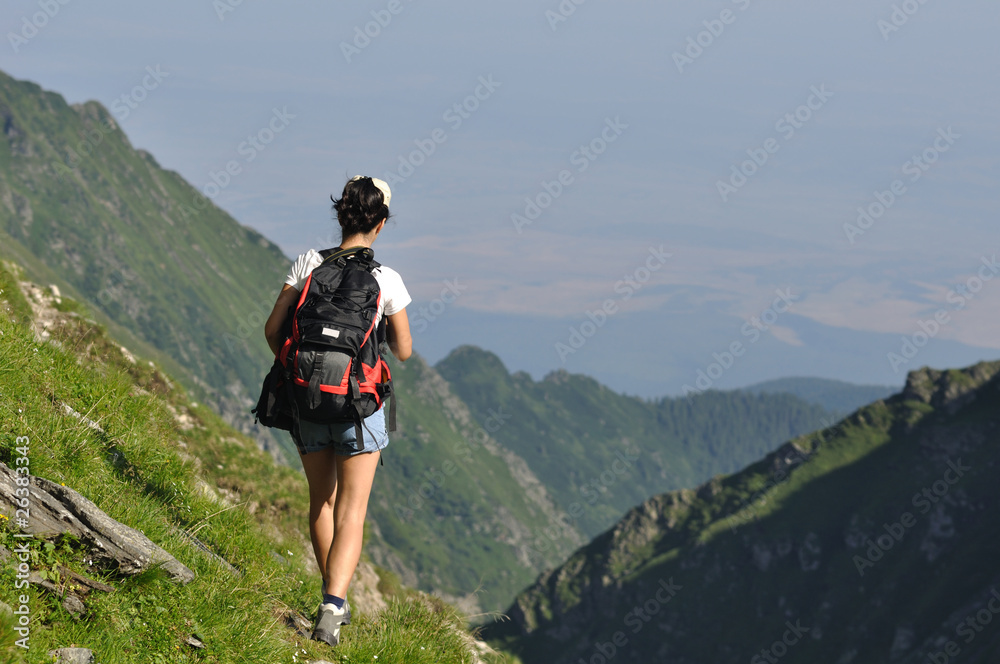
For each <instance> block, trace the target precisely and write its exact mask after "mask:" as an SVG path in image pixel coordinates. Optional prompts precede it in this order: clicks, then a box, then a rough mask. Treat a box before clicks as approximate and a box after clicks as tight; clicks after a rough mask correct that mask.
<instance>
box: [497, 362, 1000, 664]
mask: <svg viewBox="0 0 1000 664" xmlns="http://www.w3.org/2000/svg"><path fill="white" fill-rule="evenodd" d="M998 371H1000V363H993V364H982V365H977V366H976V367H972V368H970V369H968V370H965V371H962V372H958V371H953V372H948V374H946V376H948V377H949V378H948V379H949V380H951V381H952V383H953V384H961V383H963V382H964V383H967V384H970V385H972V384H974V385H977V386H979V387H978V389H977V394H976V398H974V399H973V400H972V401H971V403H969V402H965V403H964V404H956V405H955V406H947V405H945V404H943V403H935V406H931V405H928V403H925V402H924V401H919V400H913V399H904V398H903V397H902V396H896V397H894V398H892V399H890V400H887V401H886V402H876V403H874V404H872V405H870V406H866V407H865V408H862V409H860V410H859V411H858V412H857V413H855V414H854V415H852V416H851V417H849V418H847V419H845V420H844V421H843V422H841V423H840V424H839V425H838V426H837V427H835V428H832V429H827V430H824V431H821V432H817V433H814V434H810V435H808V436H804V437H801V438H799V439H796V440H795V441H794V444H795V446H796V447H797V448H799V449H801V450H803V451H805V452H807V453H808V452H810V451H812V452H813V453H812V455H811V456H810V458H809V459H808V460H807V461H806V462H805V463H803V464H802V465H800V466H798V467H797V468H796V469H795V470H793V471H791V472H790V474H788V477H787V479H782V477H783V476H782V475H781V474H780V473H779V470H778V469H781V468H785V466H784V464H783V463H782V462H781V460H780V459H781V458H782V457H781V455H773V456H771V457H769V458H768V459H765V460H764V461H761V462H759V463H757V464H754V465H752V466H750V467H749V468H747V469H746V470H744V471H743V472H740V473H737V474H735V475H732V476H729V477H726V478H723V479H721V480H716V481H713V482H711V483H709V484H708V485H705V486H704V487H702V488H701V489H700V490H699V491H698V492H697V493H695V492H693V491H682V492H675V493H672V494H666V495H663V496H659V497H657V498H655V499H653V500H651V501H649V502H648V503H647V504H645V505H643V506H641V507H639V508H636V510H634V511H633V512H631V513H630V514H629V515H627V516H626V518H625V519H623V521H622V522H621V523H619V524H618V525H616V527H615V528H614V529H612V530H610V531H608V532H607V533H605V534H603V535H602V536H601V537H599V538H598V539H596V540H594V541H593V542H592V543H591V544H589V545H588V546H587V547H584V548H583V549H581V550H580V551H578V552H577V553H576V554H574V556H572V557H571V559H570V560H569V561H567V563H566V564H565V565H564V566H563V567H562V568H560V569H559V570H556V571H555V572H553V573H551V574H547V575H544V576H543V577H542V578H541V579H540V580H539V583H538V584H537V585H536V586H534V587H532V588H531V589H529V590H528V591H526V592H525V593H524V594H522V595H521V596H520V597H519V599H518V601H517V603H516V605H515V607H513V608H512V609H511V613H512V614H514V615H517V616H519V619H518V621H517V622H515V623H506V624H503V625H497V626H496V627H495V631H494V632H493V634H494V635H495V636H496V637H497V639H498V641H499V642H501V643H506V644H507V645H508V646H510V647H512V648H513V649H514V650H515V651H516V652H518V653H520V654H521V655H522V656H523V657H524V660H525V661H526V662H543V661H544V662H548V663H561V662H576V661H577V658H578V657H584V658H587V657H589V656H590V655H591V654H592V653H593V652H596V650H595V647H596V644H597V643H598V642H604V643H606V642H608V641H609V640H610V639H611V638H612V637H613V634H614V633H615V632H616V631H622V632H623V634H625V635H626V639H627V643H626V644H625V645H624V646H623V647H622V648H620V650H622V651H623V652H624V653H627V657H628V658H629V660H630V661H633V660H635V661H638V660H637V659H636V658H641V659H645V660H650V661H653V660H655V661H671V662H678V663H684V662H707V661H712V662H718V663H720V664H725V663H727V662H734V663H735V662H741V661H742V662H745V661H750V660H751V659H752V658H753V657H754V655H755V654H757V653H758V652H759V651H760V649H761V648H763V647H768V646H770V645H771V644H772V643H773V642H774V641H775V640H776V639H779V638H781V636H782V635H783V633H784V631H785V629H786V628H785V626H784V625H785V621H787V620H793V621H794V620H800V621H801V624H802V625H803V626H805V627H809V628H810V629H812V630H813V631H812V634H811V637H810V638H806V639H804V640H801V641H799V642H798V643H796V644H795V646H794V647H793V648H789V649H788V654H787V655H785V656H784V658H782V660H781V661H782V662H789V663H790V664H791V663H796V662H803V663H805V662H808V663H810V664H814V663H827V662H829V663H830V664H833V663H835V662H836V663H844V662H852V663H854V664H867V663H871V664H876V663H881V662H885V661H889V660H890V658H891V659H892V660H893V661H896V662H902V663H904V664H916V663H917V662H926V661H927V657H928V655H929V653H931V652H938V651H940V650H941V648H942V647H943V643H944V642H945V641H947V640H948V639H952V640H956V641H957V642H958V643H960V644H961V647H962V649H963V652H962V659H961V660H960V661H962V662H968V663H969V664H986V663H987V662H994V661H996V660H995V659H994V657H995V653H996V652H998V651H1000V632H998V631H996V630H993V631H992V632H983V635H982V636H977V637H976V639H975V640H974V641H973V642H971V643H967V642H966V641H965V640H964V638H958V637H956V630H957V623H958V622H959V621H961V620H963V619H964V618H966V617H967V616H969V615H973V614H975V612H976V611H977V610H979V609H982V608H983V607H984V606H985V602H986V600H988V599H989V591H990V589H991V588H994V587H998V584H1000V574H998V571H997V566H996V564H995V563H996V560H997V559H998V557H1000V536H998V534H997V529H996V523H997V520H998V518H1000V507H998V505H1000V503H998V502H997V500H996V488H995V486H996V481H995V470H994V468H995V466H996V463H997V455H998V447H997V442H998V441H997V438H996V433H995V431H996V428H997V426H998V425H1000V420H998V416H997V405H998V401H1000V381H998V380H997V379H996V378H995V377H996V375H997V373H998ZM971 376H974V377H975V378H971ZM921 381H922V379H921V380H918V381H917V382H921ZM922 382H929V381H922ZM948 389H953V388H948ZM942 391H943V390H942ZM963 405H964V407H962V406H963ZM957 408H960V409H959V410H957V412H950V411H952V410H954V409H957ZM782 449H783V454H787V453H790V452H791V451H792V448H790V447H784V448H782ZM959 459H960V460H961V463H962V464H964V465H967V466H969V467H970V470H969V471H968V472H967V473H966V474H965V476H964V477H962V478H961V480H960V481H959V483H957V484H956V485H955V486H954V487H951V488H949V493H947V495H946V498H945V499H944V500H943V501H942V502H941V503H940V506H939V507H928V509H929V511H928V512H926V513H925V512H924V511H923V508H922V507H921V505H920V504H915V503H914V502H913V496H914V495H915V494H917V493H918V492H920V491H922V490H923V489H924V488H927V487H932V486H933V485H934V483H935V482H938V481H941V480H942V478H943V477H944V476H945V471H946V470H947V469H948V467H949V466H948V463H947V462H948V461H949V460H953V461H955V462H958V461H959ZM748 506H749V507H748ZM906 512H910V513H911V514H913V515H914V517H915V519H916V524H915V525H914V526H913V527H912V528H910V529H908V530H905V532H904V534H903V536H902V537H901V539H898V540H897V541H896V542H895V543H894V544H893V545H892V547H891V548H890V549H889V550H888V551H887V552H885V553H884V555H883V558H882V559H881V560H878V561H877V562H876V563H875V564H874V565H873V566H870V567H868V566H866V567H865V568H864V572H865V573H864V575H863V576H862V575H861V574H859V571H858V568H857V564H856V563H857V559H856V558H855V556H859V555H860V556H865V555H866V550H867V548H868V546H870V543H871V540H873V539H877V538H878V537H879V536H881V535H884V534H885V530H884V524H894V523H898V522H900V521H901V519H902V515H903V514H904V513H906ZM734 515H735V516H734ZM669 579H672V580H673V581H674V582H676V583H677V584H679V585H680V586H682V589H681V590H680V591H678V593H677V595H676V597H675V598H674V599H672V600H671V601H670V602H669V603H667V604H665V605H664V604H657V603H656V602H653V605H652V608H653V609H655V612H656V614H657V615H656V618H655V619H653V621H652V622H649V623H648V624H649V625H650V626H649V627H646V624H647V623H642V622H641V621H640V623H639V629H638V630H637V631H634V630H633V629H632V628H631V626H630V625H629V624H628V623H626V622H625V620H626V619H627V618H628V616H629V612H630V611H632V610H633V609H634V607H636V606H642V605H643V603H644V602H648V601H650V600H651V599H652V598H653V597H654V595H653V594H652V592H653V591H652V590H651V589H654V590H655V588H656V587H657V585H658V583H659V581H660V580H669ZM633 625H634V623H633ZM654 626H655V627H654ZM719 635H724V636H723V637H722V638H719ZM894 648H895V649H896V651H895V652H894ZM890 655H891V657H890ZM758 661H766V660H758Z"/></svg>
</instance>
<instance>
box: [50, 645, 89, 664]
mask: <svg viewBox="0 0 1000 664" xmlns="http://www.w3.org/2000/svg"><path fill="white" fill-rule="evenodd" d="M49 657H50V658H51V659H52V660H53V661H54V662H55V664H93V662H94V653H93V652H92V651H90V650H87V649H86V648H59V649H58V650H50V651H49Z"/></svg>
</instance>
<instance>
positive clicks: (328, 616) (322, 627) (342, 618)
mask: <svg viewBox="0 0 1000 664" xmlns="http://www.w3.org/2000/svg"><path fill="white" fill-rule="evenodd" d="M350 624H351V605H350V603H349V602H344V606H343V607H342V608H340V609H338V608H337V607H336V606H334V605H333V604H320V605H319V611H318V612H317V613H316V628H315V629H314V630H313V633H312V638H313V639H314V640H315V641H322V642H323V643H326V644H328V645H331V646H335V645H337V644H338V643H340V626H341V625H350Z"/></svg>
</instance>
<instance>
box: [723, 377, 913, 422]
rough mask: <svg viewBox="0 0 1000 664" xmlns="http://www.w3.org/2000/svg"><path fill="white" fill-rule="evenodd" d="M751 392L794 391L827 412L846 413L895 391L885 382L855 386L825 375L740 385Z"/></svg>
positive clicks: (792, 392)
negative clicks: (884, 383) (883, 383)
mask: <svg viewBox="0 0 1000 664" xmlns="http://www.w3.org/2000/svg"><path fill="white" fill-rule="evenodd" d="M743 389H744V390H745V391H747V392H751V393H754V394H760V393H765V394H781V393H787V394H794V395H795V396H797V397H798V398H800V399H802V400H803V401H808V402H809V403H814V404H816V405H818V406H822V407H823V408H825V409H827V410H828V411H830V412H831V413H838V414H839V415H847V414H848V413H853V412H854V411H855V410H857V409H858V408H860V407H861V406H864V405H865V404H869V403H871V402H873V401H877V400H879V399H884V398H886V397H887V396H889V395H891V394H895V392H896V390H897V389H898V388H895V387H890V386H888V385H855V384H854V383H845V382H844V381H842V380H830V379H827V378H807V377H803V378H776V379H775V380H767V381H764V382H762V383H756V384H754V385H749V386H747V387H744V388H743Z"/></svg>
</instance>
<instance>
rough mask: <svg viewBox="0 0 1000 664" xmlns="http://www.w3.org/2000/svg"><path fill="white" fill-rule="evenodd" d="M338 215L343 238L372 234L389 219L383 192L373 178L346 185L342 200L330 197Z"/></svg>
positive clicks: (361, 179)
mask: <svg viewBox="0 0 1000 664" xmlns="http://www.w3.org/2000/svg"><path fill="white" fill-rule="evenodd" d="M330 200H332V201H333V209H334V210H335V211H336V213H337V221H338V222H339V223H340V231H341V233H342V234H343V237H349V236H351V235H355V234H356V233H370V232H371V231H372V229H373V228H375V227H376V226H378V224H379V222H380V221H382V220H383V219H388V218H389V208H388V206H386V204H385V197H384V196H383V195H382V190H381V189H379V188H378V187H376V186H375V183H374V182H372V179H371V178H358V179H357V180H351V181H350V182H348V183H347V184H346V185H344V193H343V194H341V197H340V198H334V197H333V196H332V195H331V196H330Z"/></svg>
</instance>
